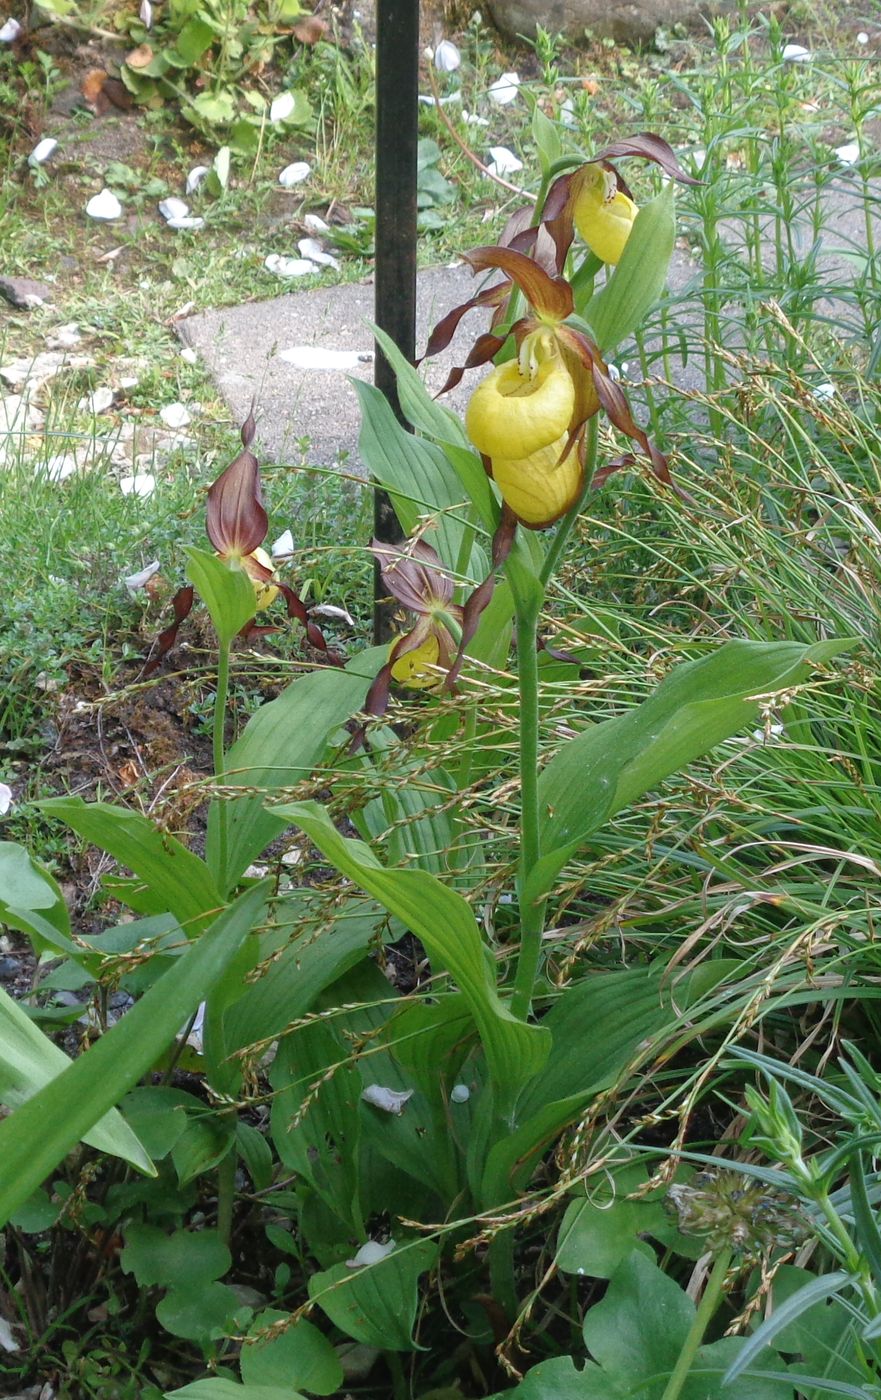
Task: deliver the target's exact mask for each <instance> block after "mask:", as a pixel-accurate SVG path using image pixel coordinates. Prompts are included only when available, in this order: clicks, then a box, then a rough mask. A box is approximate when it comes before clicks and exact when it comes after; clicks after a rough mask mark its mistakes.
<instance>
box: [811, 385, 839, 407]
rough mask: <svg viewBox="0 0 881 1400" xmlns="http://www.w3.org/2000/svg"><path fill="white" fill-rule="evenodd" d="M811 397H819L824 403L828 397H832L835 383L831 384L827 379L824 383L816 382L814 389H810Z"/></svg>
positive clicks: (833, 396)
mask: <svg viewBox="0 0 881 1400" xmlns="http://www.w3.org/2000/svg"><path fill="white" fill-rule="evenodd" d="M812 397H813V398H815V399H819V400H820V402H821V403H826V402H828V400H829V399H834V398H835V385H834V384H831V383H830V382H829V381H828V380H827V381H826V383H824V384H818V385H817V387H816V389H814V390H813V391H812Z"/></svg>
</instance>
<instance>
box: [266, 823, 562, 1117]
mask: <svg viewBox="0 0 881 1400" xmlns="http://www.w3.org/2000/svg"><path fill="white" fill-rule="evenodd" d="M273 810H274V811H276V812H279V813H280V814H281V815H282V816H284V817H285V818H286V819H287V820H288V821H290V822H293V823H294V824H295V825H296V826H299V827H301V828H302V830H303V831H305V832H306V834H307V836H308V837H309V839H310V840H311V841H313V842H314V843H315V845H316V846H317V847H318V849H319V850H320V851H321V852H322V853H323V854H324V855H325V856H326V857H327V859H328V860H329V861H330V862H331V863H332V864H333V865H335V866H336V868H337V870H339V871H341V872H342V874H343V875H348V876H349V878H350V879H351V880H354V881H356V883H357V884H359V885H360V886H361V888H362V889H364V890H366V891H367V893H368V894H371V895H373V897H374V899H378V900H379V902H380V903H381V904H382V905H384V907H385V908H386V909H388V911H389V912H390V913H391V914H394V915H395V916H396V917H397V918H399V919H400V920H401V921H402V922H403V923H405V924H406V925H407V927H408V928H409V929H411V930H412V932H413V933H415V934H416V936H417V938H419V939H421V940H422V942H423V944H424V945H425V948H426V949H427V951H428V954H429V956H430V958H431V960H432V962H433V963H434V964H435V965H436V966H441V967H444V968H446V970H447V971H448V972H449V973H451V975H452V976H453V977H454V978H455V980H456V982H457V983H458V985H459V988H460V990H461V992H462V994H463V996H464V997H465V999H466V1001H467V1002H468V1006H469V1008H470V1011H471V1014H472V1016H473V1017H474V1020H475V1022H476V1024H477V1028H478V1031H479V1032H480V1038H481V1040H482V1042H483V1047H484V1051H485V1053H486V1058H487V1063H488V1065H489V1069H490V1074H491V1075H492V1077H493V1080H494V1081H495V1083H496V1085H497V1086H498V1087H499V1088H501V1089H503V1090H504V1091H505V1093H506V1095H510V1094H511V1093H514V1092H516V1091H517V1090H518V1089H519V1088H520V1087H521V1086H522V1085H524V1084H525V1083H527V1082H528V1080H530V1079H531V1078H532V1077H533V1076H534V1075H535V1074H537V1073H538V1071H539V1070H540V1069H541V1068H542V1066H543V1065H544V1063H545V1061H546V1060H547V1056H548V1052H549V1049H550V1033H549V1032H548V1031H547V1030H546V1029H543V1028H542V1027H540V1026H528V1025H526V1024H525V1023H524V1022H523V1021H519V1020H517V1018H516V1017H514V1016H512V1015H511V1012H510V1011H509V1010H508V1007H507V1006H506V1005H505V1003H504V1002H503V1001H502V1000H501V998H500V997H499V994H498V990H497V988H496V983H495V976H494V973H493V970H492V968H491V966H490V963H489V961H488V960H487V956H486V952H485V950H484V946H483V940H482V938H481V936H480V930H479V928H478V926H477V922H476V920H475V918H474V914H473V913H472V911H471V908H470V906H469V905H468V904H467V902H466V901H465V900H464V899H463V898H462V896H461V895H459V894H457V893H456V891H455V890H451V889H449V888H448V887H447V886H446V885H442V884H441V882H440V881H439V880H437V879H436V878H435V877H434V876H433V875H430V874H428V872H427V871H424V870H386V869H385V868H384V867H383V866H382V865H381V864H380V863H379V861H378V860H377V858H376V856H375V855H374V854H373V852H372V851H371V850H370V848H369V846H365V845H364V843H363V842H362V841H352V840H348V839H346V838H345V837H342V836H340V834H339V832H338V831H337V830H336V828H335V827H334V825H333V823H332V822H331V820H330V818H329V817H328V815H327V813H326V812H325V811H324V809H323V808H321V807H319V806H318V804H317V803H315V802H296V803H290V804H289V805H287V806H283V807H276V808H274V809H273Z"/></svg>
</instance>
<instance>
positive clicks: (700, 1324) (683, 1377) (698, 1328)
mask: <svg viewBox="0 0 881 1400" xmlns="http://www.w3.org/2000/svg"><path fill="white" fill-rule="evenodd" d="M730 1263H731V1250H730V1249H723V1250H722V1253H721V1254H719V1255H718V1256H717V1257H716V1260H715V1263H714V1264H713V1267H712V1270H711V1272H710V1277H709V1278H708V1279H707V1286H706V1288H705V1289H704V1296H703V1297H702V1298H701V1301H700V1306H699V1308H698V1310H697V1312H696V1313H695V1315H694V1322H693V1323H692V1324H691V1327H690V1328H689V1331H688V1336H687V1337H686V1338H685V1341H684V1343H683V1346H682V1350H681V1351H680V1353H679V1358H678V1360H677V1362H676V1365H675V1366H674V1368H673V1374H672V1375H671V1377H670V1379H669V1380H668V1382H667V1385H666V1388H665V1390H664V1393H663V1395H662V1396H661V1400H679V1396H680V1395H681V1394H682V1387H683V1386H684V1385H685V1382H686V1381H687V1380H688V1373H689V1371H690V1370H691V1367H692V1364H693V1362H694V1358H695V1356H696V1355H697V1351H698V1347H699V1346H700V1345H701V1343H702V1342H703V1340H704V1334H705V1332H706V1330H707V1328H708V1326H709V1325H710V1322H711V1321H712V1319H713V1316H714V1314H715V1312H716V1309H717V1308H718V1306H719V1302H720V1299H721V1297H722V1286H723V1284H724V1282H725V1274H726V1273H727V1271H728V1265H729V1264H730Z"/></svg>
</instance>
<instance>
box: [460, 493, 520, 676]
mask: <svg viewBox="0 0 881 1400" xmlns="http://www.w3.org/2000/svg"><path fill="white" fill-rule="evenodd" d="M516 530H517V518H516V516H515V515H514V514H513V512H512V511H511V510H509V508H508V507H507V506H506V505H503V506H502V516H501V519H500V521H499V524H498V527H497V529H496V532H495V534H494V535H493V542H492V568H491V570H490V572H489V574H488V575H487V577H486V578H485V579H484V580H483V582H482V583H479V584H478V585H477V587H476V588H475V589H474V591H473V593H472V594H471V596H470V598H468V599H467V600H466V602H465V606H464V608H463V609H462V638H461V641H460V642H459V650H458V651H457V652H456V659H455V660H454V662H453V664H452V666H451V667H450V669H449V671H448V672H447V678H446V680H445V681H444V687H445V689H446V690H452V689H453V687H454V686H455V684H456V681H457V680H458V679H459V673H460V671H461V670H462V666H463V664H464V662H465V650H466V648H467V646H468V643H469V642H470V641H471V638H472V637H473V636H474V633H475V632H476V631H477V624H478V623H479V622H480V615H481V613H482V612H483V610H484V608H486V607H487V606H488V605H489V603H490V600H491V599H492V596H493V593H494V592H495V587H496V574H497V572H498V571H499V569H500V568H501V567H502V565H503V564H504V562H505V560H506V559H507V557H508V555H509V554H510V553H511V546H512V544H513V543H514V535H515V533H516Z"/></svg>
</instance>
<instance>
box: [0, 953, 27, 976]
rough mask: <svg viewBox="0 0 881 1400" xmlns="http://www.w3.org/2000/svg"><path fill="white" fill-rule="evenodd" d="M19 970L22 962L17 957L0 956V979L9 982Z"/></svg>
mask: <svg viewBox="0 0 881 1400" xmlns="http://www.w3.org/2000/svg"><path fill="white" fill-rule="evenodd" d="M21 970H22V964H21V963H20V962H19V960H18V958H0V980H2V981H4V982H10V981H11V980H12V978H13V977H17V976H18V975H19V973H20V972H21Z"/></svg>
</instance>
